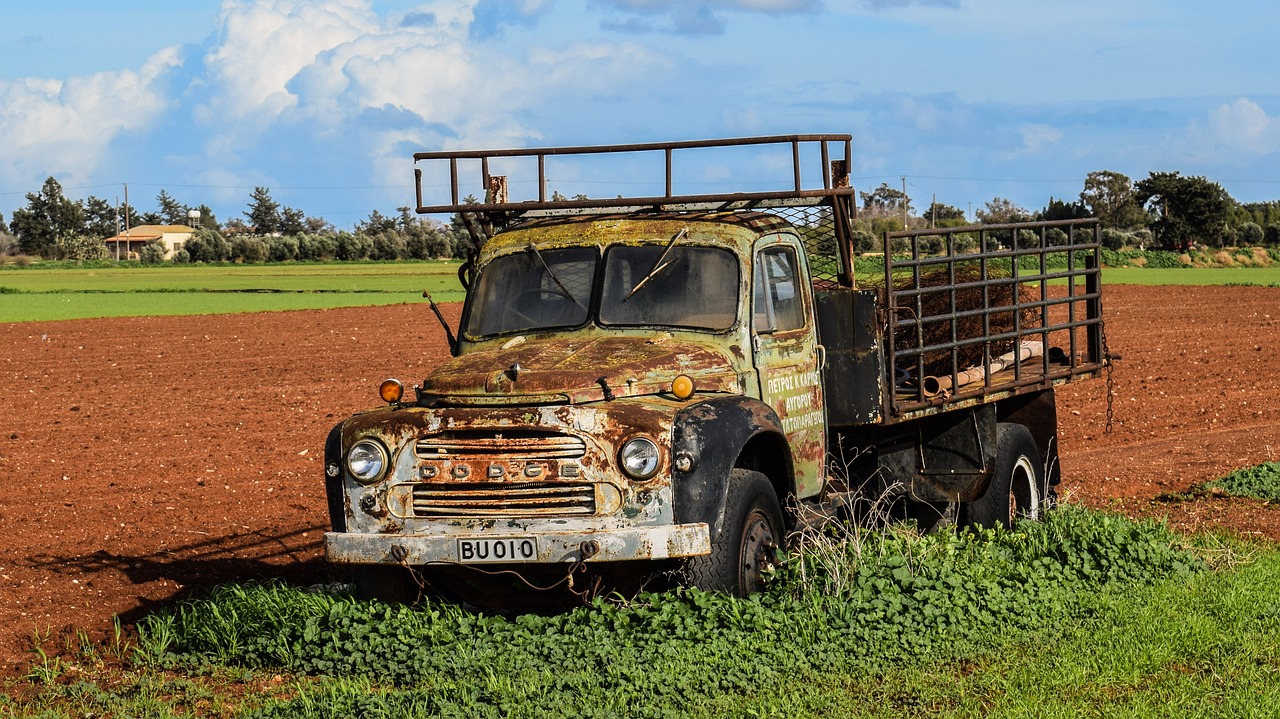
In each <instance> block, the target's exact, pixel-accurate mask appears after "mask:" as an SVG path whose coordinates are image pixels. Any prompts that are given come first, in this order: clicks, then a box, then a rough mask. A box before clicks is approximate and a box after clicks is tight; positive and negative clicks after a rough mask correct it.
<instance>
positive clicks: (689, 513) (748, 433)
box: [671, 396, 792, 541]
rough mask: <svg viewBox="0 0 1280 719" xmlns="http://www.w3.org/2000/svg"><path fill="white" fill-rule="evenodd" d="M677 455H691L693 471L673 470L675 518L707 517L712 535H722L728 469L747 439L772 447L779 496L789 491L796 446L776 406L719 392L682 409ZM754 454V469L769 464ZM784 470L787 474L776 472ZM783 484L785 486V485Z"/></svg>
mask: <svg viewBox="0 0 1280 719" xmlns="http://www.w3.org/2000/svg"><path fill="white" fill-rule="evenodd" d="M671 439H672V441H671V445H672V452H673V456H674V457H675V458H676V460H677V461H679V459H680V458H681V457H682V456H687V457H689V458H691V459H692V466H691V467H690V468H689V470H688V471H680V470H679V469H678V468H675V467H673V468H672V472H671V483H672V493H673V496H674V504H675V506H674V507H673V509H674V511H675V517H676V522H678V523H686V522H706V523H707V524H708V526H710V528H711V537H712V541H715V539H716V538H717V537H719V536H720V530H721V524H722V518H723V515H724V506H725V503H726V501H727V500H728V491H729V473H730V471H732V470H733V469H734V467H736V466H742V465H740V463H739V460H740V458H742V457H743V456H744V455H743V452H744V450H745V449H746V448H747V447H748V445H755V444H757V443H763V444H764V445H766V446H768V447H769V448H770V452H769V454H770V456H771V457H770V461H771V465H772V469H773V471H771V472H770V471H766V472H765V473H766V474H768V475H769V479H770V480H771V481H772V482H773V483H774V486H775V488H776V489H778V497H779V499H781V498H783V497H785V495H786V494H787V493H788V492H789V489H788V488H789V486H790V483H791V477H792V466H791V452H790V450H789V448H788V446H787V442H786V435H785V434H784V433H783V431H782V421H781V420H780V419H779V418H778V414H777V412H774V411H773V408H772V407H770V406H769V405H767V404H765V403H764V402H761V401H760V400H757V399H752V398H750V397H743V396H733V397H717V398H713V399H709V400H706V401H703V402H699V403H697V404H695V405H691V406H689V407H686V408H684V409H681V410H680V411H679V412H677V413H676V416H675V420H674V424H673V426H672V431H671ZM758 459H759V458H756V459H753V460H752V464H751V465H748V466H750V468H752V469H764V467H761V466H758V465H757V464H756V462H757V461H758ZM779 474H782V475H784V476H776V475H779ZM780 484H781V486H780Z"/></svg>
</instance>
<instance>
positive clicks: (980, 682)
mask: <svg viewBox="0 0 1280 719" xmlns="http://www.w3.org/2000/svg"><path fill="white" fill-rule="evenodd" d="M844 539H850V540H853V541H848V542H825V543H823V542H818V543H815V544H814V545H813V546H811V548H810V549H809V550H807V551H806V552H805V554H804V556H803V558H802V561H794V562H793V563H792V564H791V565H790V566H789V568H788V569H787V570H786V573H785V576H782V577H780V578H779V580H778V581H777V582H775V583H774V585H773V587H772V588H771V590H770V591H768V592H767V593H765V594H761V595H755V596H753V597H752V598H750V599H745V600H740V599H732V598H729V597H726V596H722V595H710V594H703V593H699V592H693V591H689V592H678V593H671V594H665V595H650V596H644V597H641V598H640V599H638V600H636V601H633V602H631V603H629V604H626V605H619V604H615V603H611V602H603V601H601V602H597V603H595V604H593V605H592V606H588V607H584V608H582V609H578V610H576V611H573V612H569V613H566V614H562V615H556V616H537V615H523V616H517V617H514V618H510V619H507V618H502V617H493V616H487V617H486V616H477V615H474V614H470V613H468V612H465V611H462V610H460V609H458V608H456V607H452V606H448V605H439V604H435V605H428V606H422V607H419V608H417V609H408V608H404V607H388V606H385V605H381V604H377V603H362V602H357V601H355V600H353V599H351V598H350V597H349V596H346V595H345V594H344V593H341V592H332V591H320V590H313V591H307V590H302V589H298V588H292V587H285V586H281V585H248V586H226V587H222V588H220V589H218V590H216V591H214V592H213V593H211V594H210V595H208V596H206V597H203V598H200V599H196V600H193V601H190V602H187V603H185V604H183V605H180V606H178V607H175V608H174V609H173V610H171V611H168V612H163V613H160V614H156V615H152V616H151V617H149V618H147V619H145V620H144V621H143V623H142V625H141V630H142V636H141V637H140V639H139V640H138V644H137V645H136V646H134V645H131V644H130V643H129V640H128V639H127V638H121V637H120V636H118V635H117V637H116V638H115V639H114V640H113V641H109V642H108V643H107V644H105V645H100V646H99V647H97V648H94V649H90V648H89V647H88V646H87V645H85V644H84V643H82V642H75V641H74V638H72V640H71V641H72V643H73V644H75V645H76V646H74V647H72V649H73V650H74V651H72V653H71V654H70V655H67V656H64V657H62V658H57V657H51V656H48V655H46V656H43V657H42V661H37V662H36V663H35V664H34V665H33V668H32V670H31V672H30V674H29V675H28V678H27V679H25V680H23V681H21V682H19V683H17V684H10V685H9V686H7V687H5V691H3V692H0V717H9V716H86V715H119V716H141V715H146V716H172V715H179V714H182V715H198V716H251V717H347V716H386V717H410V716H464V717H465V716H516V717H521V716H527V717H544V716H555V717H559V716H705V717H741V716H744V715H754V716H792V717H805V716H813V717H817V716H883V717H896V716H902V715H904V714H918V713H923V712H928V713H931V714H933V715H936V716H943V717H949V716H957V717H958V716H978V715H980V716H1009V717H1014V716H1027V715H1040V716H1064V717H1065V716H1081V715H1089V716H1127V717H1129V716H1134V717H1142V716H1151V717H1156V716H1173V715H1178V714H1182V713H1185V712H1186V711H1188V710H1193V711H1192V713H1193V714H1195V713H1196V712H1195V711H1194V710H1195V709H1196V708H1199V709H1200V711H1199V715H1203V716H1249V715H1250V714H1251V712H1250V708H1251V707H1252V708H1257V707H1272V706H1276V700H1277V699H1280V687H1278V686H1277V683H1276V682H1275V681H1274V677H1275V676H1276V673H1277V672H1280V653H1277V652H1276V646H1275V636H1276V634H1277V632H1280V600H1277V599H1275V598H1274V596H1273V595H1274V592H1273V591H1272V588H1273V587H1274V586H1275V584H1276V583H1277V582H1280V552H1277V551H1276V550H1275V548H1274V547H1266V548H1259V547H1258V546H1245V545H1239V544H1235V545H1223V544H1221V543H1218V542H1217V540H1214V539H1213V538H1211V537H1202V538H1200V539H1198V540H1197V541H1196V545H1197V546H1196V547H1193V548H1187V547H1186V546H1185V541H1184V540H1183V539H1181V538H1179V537H1176V536H1174V535H1172V534H1171V533H1170V532H1169V531H1168V530H1167V529H1166V528H1164V527H1163V526H1162V525H1158V524H1154V523H1150V522H1136V521H1132V520H1128V519H1124V518H1121V517H1116V516H1110V515H1104V514H1099V513H1095V512H1090V511H1085V510H1081V509H1077V508H1074V507H1067V508H1064V510H1063V511H1060V512H1056V513H1050V514H1049V515H1048V518H1047V520H1046V521H1045V522H1043V523H1040V524H1022V525H1019V526H1018V527H1017V529H1016V531H1013V532H989V533H986V534H982V535H976V536H975V535H964V536H954V535H950V534H945V533H944V534H938V535H931V536H927V537H918V536H915V535H913V534H910V533H906V532H891V533H888V534H883V535H881V534H878V533H866V534H858V535H856V536H853V537H845V538H844ZM802 569H803V571H802ZM1210 569H1211V570H1210ZM1207 570H1208V571H1207ZM135 652H136V653H135ZM125 657H131V659H130V660H129V661H128V662H127V663H126V664H125V665H124V666H120V664H119V662H120V661H121V659H122V658H125ZM38 659H39V658H38ZM112 666H116V667H117V668H116V669H109V667H112ZM6 695H7V698H6Z"/></svg>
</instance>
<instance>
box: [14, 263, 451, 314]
mask: <svg viewBox="0 0 1280 719" xmlns="http://www.w3.org/2000/svg"><path fill="white" fill-rule="evenodd" d="M457 267H458V266H457V263H454V262H400V263H380V264H379V263H322V264H321V263H317V264H272V265H177V266H174V265H162V266H158V267H90V268H59V269H43V268H22V269H10V270H8V271H0V322H33V321H48V320H62V319H79V318H90V317H131V316H144V315H150V316H155V315H193V314H223V313H231V312H262V311H275V310H294V309H324V308H331V307H355V306H367V305H386V304H400V303H406V302H421V301H422V292H423V290H427V291H430V292H431V294H432V296H433V297H435V299H436V300H437V301H439V302H456V301H460V300H461V299H462V288H461V286H460V285H459V284H458V280H457Z"/></svg>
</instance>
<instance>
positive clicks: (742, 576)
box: [685, 469, 785, 597]
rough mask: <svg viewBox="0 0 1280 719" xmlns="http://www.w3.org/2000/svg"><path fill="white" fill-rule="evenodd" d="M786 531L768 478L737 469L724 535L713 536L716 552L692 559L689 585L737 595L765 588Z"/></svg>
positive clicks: (731, 480) (732, 475) (687, 573)
mask: <svg viewBox="0 0 1280 719" xmlns="http://www.w3.org/2000/svg"><path fill="white" fill-rule="evenodd" d="M784 531H785V530H784V527H783V524H782V507H781V505H780V504H779V503H778V494H777V492H775V491H774V490H773V484H772V483H770V482H769V478H768V477H766V476H764V475H763V474H761V473H759V472H753V471H751V470H749V469H735V470H733V471H732V472H731V473H730V474H729V496H728V499H727V500H726V501H725V507H724V522H723V524H722V526H721V529H720V536H719V537H714V538H712V541H711V554H707V555H703V556H700V557H691V558H690V559H689V560H688V562H687V563H686V564H685V576H686V578H687V581H688V583H689V585H690V586H694V587H697V588H698V589H703V590H706V591H709V592H727V593H729V594H732V595H734V596H736V597H745V596H747V595H748V594H751V593H753V592H758V591H760V590H762V589H763V588H764V580H765V575H766V574H767V573H768V571H769V570H771V569H773V567H774V565H775V563H776V562H777V558H778V546H779V545H781V544H782V539H783V532H784Z"/></svg>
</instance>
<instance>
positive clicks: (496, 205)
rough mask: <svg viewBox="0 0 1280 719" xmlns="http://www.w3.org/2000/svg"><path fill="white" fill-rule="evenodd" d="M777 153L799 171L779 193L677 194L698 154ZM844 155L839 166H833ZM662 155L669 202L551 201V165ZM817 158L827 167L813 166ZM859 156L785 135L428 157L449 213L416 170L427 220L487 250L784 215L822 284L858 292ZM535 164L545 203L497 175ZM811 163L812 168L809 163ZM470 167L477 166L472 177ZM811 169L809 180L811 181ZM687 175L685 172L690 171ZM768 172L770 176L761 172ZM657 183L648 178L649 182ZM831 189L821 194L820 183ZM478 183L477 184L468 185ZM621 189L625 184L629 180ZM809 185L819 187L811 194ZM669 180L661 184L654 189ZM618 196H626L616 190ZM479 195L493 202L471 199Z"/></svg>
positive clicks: (830, 142)
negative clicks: (502, 244) (595, 225)
mask: <svg viewBox="0 0 1280 719" xmlns="http://www.w3.org/2000/svg"><path fill="white" fill-rule="evenodd" d="M751 146H754V147H764V148H769V147H776V148H783V149H784V151H787V152H789V153H790V155H791V163H790V172H789V173H787V172H783V173H781V174H782V175H783V176H782V177H776V178H771V179H773V180H777V181H778V187H777V188H776V189H770V190H764V191H757V192H728V193H705V194H688V193H677V192H675V190H674V187H675V179H674V178H675V168H676V160H677V157H679V158H680V159H682V160H690V161H692V160H694V157H693V156H694V155H696V153H697V152H698V151H705V150H711V149H725V148H734V147H751ZM833 150H834V155H835V156H834V157H833ZM643 153H662V155H663V159H664V167H665V176H664V177H663V178H661V184H662V186H663V187H664V191H663V193H662V194H656V195H655V194H649V195H630V196H628V195H615V196H613V197H609V198H583V197H575V198H572V199H558V198H557V197H556V196H555V195H554V194H553V195H552V196H550V197H549V196H548V179H547V171H546V165H547V159H548V158H550V157H554V158H573V157H579V158H581V157H586V156H600V155H614V156H621V155H632V156H637V155H641V154H643ZM815 157H816V158H817V164H818V165H819V166H818V167H813V165H814V164H815V163H814V162H813V158H815ZM851 157H852V136H850V135H847V134H845V135H840V134H833V135H826V134H819V135H775V136H766V137H743V138H730V139H722V140H693V141H684V142H654V143H641V144H627V145H592V146H581V147H548V148H533V149H509V150H468V151H439V152H419V153H415V154H414V156H413V159H414V163H415V164H417V163H423V164H424V166H426V167H427V169H428V170H429V171H430V177H431V178H432V179H434V180H436V181H437V182H433V183H432V185H436V186H440V187H443V186H445V182H444V181H441V180H443V178H446V177H447V185H448V187H449V201H448V202H447V203H443V204H434V205H426V204H424V203H423V187H424V185H423V177H424V171H423V168H421V167H415V168H414V185H415V189H416V197H417V205H418V206H417V211H418V212H419V213H421V214H442V213H457V214H458V215H459V216H461V218H462V220H463V222H464V223H465V224H466V227H467V230H468V232H469V233H470V235H471V237H472V240H473V241H474V242H475V244H476V247H477V248H478V247H479V246H480V245H481V244H483V242H484V241H485V240H487V239H488V238H490V237H492V236H493V234H494V233H495V232H498V231H500V230H502V229H503V228H505V227H509V226H511V225H513V224H516V223H518V222H521V221H524V220H528V219H533V218H538V217H553V216H557V215H559V216H573V215H591V214H611V213H694V212H745V211H766V212H771V213H773V214H778V215H781V216H783V217H784V218H785V219H787V220H788V221H789V222H791V223H792V224H793V225H796V226H797V228H798V229H800V230H801V235H802V237H803V239H804V241H805V244H806V246H807V249H808V251H809V255H810V257H811V258H812V260H813V264H814V274H815V278H816V279H819V280H825V281H828V282H831V283H834V284H839V285H843V286H851V285H852V284H853V267H852V252H851V250H852V242H851V239H850V232H851V225H850V222H851V220H852V218H853V217H854V213H855V211H856V203H855V202H854V200H855V199H856V195H857V191H856V190H855V189H854V188H853V187H851V186H850V184H849V167H850V162H851ZM512 158H531V159H532V160H534V161H535V162H536V166H537V170H536V184H537V192H536V198H532V199H528V200H516V201H513V200H510V199H509V186H510V185H511V184H513V183H511V182H509V181H508V179H509V178H508V177H506V176H499V175H493V174H491V173H490V169H491V168H490V165H491V163H494V161H495V160H509V159H512ZM806 160H807V161H808V164H805V161H806ZM477 161H478V165H479V168H478V169H479V176H478V177H471V178H464V177H461V176H460V175H461V174H462V172H463V170H464V169H471V168H472V167H474V165H476V164H477ZM464 165H466V166H468V167H466V168H464V167H463V166H464ZM802 165H805V167H806V172H805V173H802V172H801V169H802ZM682 167H683V166H682ZM757 169H767V168H757ZM646 179H648V178H646ZM819 179H820V182H821V185H820V186H819V185H817V182H818V181H819ZM468 180H469V181H468ZM619 181H620V182H619V184H623V183H622V178H619ZM805 181H807V182H810V183H813V185H814V186H812V187H810V188H808V189H806V188H805V186H804V183H805ZM635 182H636V178H634V177H627V178H625V184H633V183H635ZM658 183H659V180H657V179H654V181H653V183H652V184H653V185H654V186H656V185H658ZM612 189H616V188H614V187H611V190H612ZM476 192H478V193H479V194H482V195H483V196H484V200H483V201H474V200H472V199H471V198H469V197H468V195H471V196H472V197H474V196H475V193H476Z"/></svg>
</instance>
